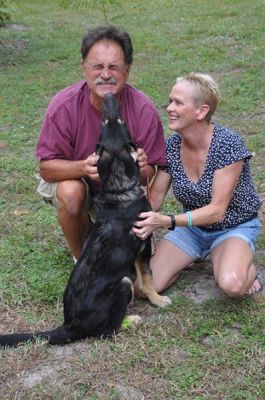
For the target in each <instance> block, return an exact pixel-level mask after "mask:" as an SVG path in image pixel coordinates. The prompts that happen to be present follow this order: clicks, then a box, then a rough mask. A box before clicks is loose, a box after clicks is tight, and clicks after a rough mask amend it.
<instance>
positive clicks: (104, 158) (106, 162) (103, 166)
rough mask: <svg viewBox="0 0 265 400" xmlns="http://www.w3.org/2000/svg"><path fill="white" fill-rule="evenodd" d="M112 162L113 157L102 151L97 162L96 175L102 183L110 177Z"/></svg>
mask: <svg viewBox="0 0 265 400" xmlns="http://www.w3.org/2000/svg"><path fill="white" fill-rule="evenodd" d="M112 161H113V156H111V155H110V154H109V153H108V152H107V151H105V150H103V152H102V155H101V157H100V158H99V160H98V162H97V168H98V174H99V176H100V178H101V180H102V181H103V182H105V180H106V179H107V178H108V177H109V175H110V172H111V170H110V169H111V164H112Z"/></svg>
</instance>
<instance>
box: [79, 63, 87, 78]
mask: <svg viewBox="0 0 265 400" xmlns="http://www.w3.org/2000/svg"><path fill="white" fill-rule="evenodd" d="M80 65H81V69H82V72H83V76H84V78H85V77H86V70H85V68H86V67H85V63H84V60H81V61H80Z"/></svg>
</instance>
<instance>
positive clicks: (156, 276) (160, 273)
mask: <svg viewBox="0 0 265 400" xmlns="http://www.w3.org/2000/svg"><path fill="white" fill-rule="evenodd" d="M192 261H193V258H192V257H191V256H189V255H188V254H187V253H185V252H184V251H183V250H181V249H180V248H179V247H177V246H176V245H174V244H173V243H171V242H169V241H168V240H164V239H162V240H161V241H160V242H159V243H158V244H157V247H156V251H155V254H154V256H153V257H152V258H151V262H150V265H151V270H152V276H153V283H154V287H155V289H156V290H157V292H158V293H159V292H162V291H163V290H165V289H167V288H168V287H169V286H170V285H171V284H172V283H173V282H174V281H175V280H176V279H177V277H178V275H179V273H180V272H181V271H182V270H183V269H184V268H185V267H186V266H187V265H188V264H190V263H191V262H192Z"/></svg>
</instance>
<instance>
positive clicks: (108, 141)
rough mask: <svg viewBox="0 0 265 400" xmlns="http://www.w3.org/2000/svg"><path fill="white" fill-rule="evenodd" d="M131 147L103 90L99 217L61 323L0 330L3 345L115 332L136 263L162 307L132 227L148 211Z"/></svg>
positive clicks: (147, 248) (147, 250)
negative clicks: (22, 330) (7, 332)
mask: <svg viewBox="0 0 265 400" xmlns="http://www.w3.org/2000/svg"><path fill="white" fill-rule="evenodd" d="M135 150H136V148H135V145H134V144H133V143H132V141H131V138H130V135H129V132H128V130H127V127H126V125H125V123H124V122H122V121H121V118H120V115H119V110H118V106H117V103H116V100H115V97H114V96H113V95H111V94H108V95H106V96H105V98H104V104H103V119H102V126H101V132H100V140H99V144H98V147H97V154H98V155H99V160H98V164H97V166H98V172H99V175H100V177H101V180H102V190H101V191H100V192H99V194H98V195H97V196H96V198H95V202H94V204H95V208H96V215H97V218H96V222H95V224H94V225H93V226H92V227H91V229H90V231H89V233H88V237H87V240H86V243H85V245H84V248H83V251H82V254H81V257H80V259H79V260H78V262H77V263H76V264H75V266H74V268H73V271H72V273H71V275H70V278H69V281H68V284H67V286H66V289H65V292H64V298H63V303H64V323H63V325H62V326H60V327H58V328H56V329H54V330H50V331H45V332H37V333H34V334H31V333H18V334H10V335H2V336H0V345H1V346H16V345H18V344H19V343H21V342H26V341H32V340H34V339H35V338H44V339H47V340H48V343H50V344H54V345H55V344H59V345H63V344H66V343H68V342H73V341H75V340H78V339H84V338H87V337H91V336H94V337H107V336H111V335H113V334H114V333H115V332H118V331H119V330H120V327H121V323H122V321H123V319H124V316H125V314H126V310H127V306H128V304H129V303H130V301H131V299H132V296H133V286H132V283H131V281H130V280H129V279H128V278H127V276H128V275H130V274H131V273H132V272H134V267H135V263H136V264H137V268H136V269H137V273H138V275H140V278H139V282H140V286H141V288H142V289H143V291H144V292H145V293H146V294H147V296H148V297H149V298H150V300H151V302H152V303H153V304H157V305H160V306H163V305H165V304H166V303H168V301H167V302H166V303H164V304H162V303H163V301H162V302H161V299H162V300H163V299H167V298H165V297H161V296H159V295H157V294H156V292H154V289H151V292H152V293H151V295H149V292H150V290H149V286H150V273H149V271H148V268H149V260H150V257H151V239H150V237H149V238H147V239H146V240H145V241H142V240H140V239H139V238H138V237H137V236H135V235H134V234H133V233H132V232H131V230H132V227H133V225H134V223H135V221H136V220H137V218H138V214H139V213H140V212H142V211H147V210H150V205H149V203H148V201H147V200H146V197H145V196H144V193H143V191H142V189H141V187H140V184H139V166H138V163H137V161H136V153H135ZM136 258H137V260H136ZM141 275H142V276H141ZM146 277H147V280H146ZM146 282H147V285H146V286H147V287H148V288H147V289H146V290H145V283H146Z"/></svg>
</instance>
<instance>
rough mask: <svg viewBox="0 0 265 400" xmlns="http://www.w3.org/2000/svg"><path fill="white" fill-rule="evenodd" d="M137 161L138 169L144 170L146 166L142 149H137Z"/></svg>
mask: <svg viewBox="0 0 265 400" xmlns="http://www.w3.org/2000/svg"><path fill="white" fill-rule="evenodd" d="M137 161H138V164H139V167H140V169H142V168H144V167H146V166H147V164H148V162H147V155H146V154H145V151H144V149H141V148H139V149H137Z"/></svg>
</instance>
